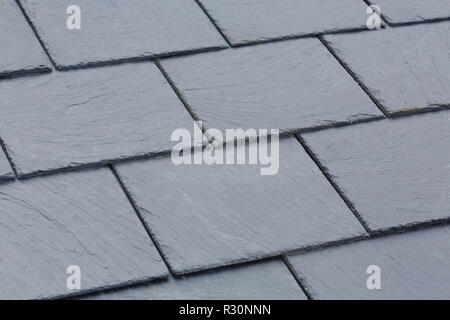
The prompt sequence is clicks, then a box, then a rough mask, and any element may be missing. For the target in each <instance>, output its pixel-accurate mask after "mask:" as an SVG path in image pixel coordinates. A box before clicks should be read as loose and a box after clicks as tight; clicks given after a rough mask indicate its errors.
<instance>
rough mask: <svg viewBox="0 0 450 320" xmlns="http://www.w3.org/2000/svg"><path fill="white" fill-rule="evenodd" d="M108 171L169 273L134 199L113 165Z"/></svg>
mask: <svg viewBox="0 0 450 320" xmlns="http://www.w3.org/2000/svg"><path fill="white" fill-rule="evenodd" d="M108 169H109V170H110V171H111V173H112V174H113V175H114V178H115V179H116V180H117V182H118V184H119V185H120V187H121V188H122V191H123V192H124V194H125V196H126V197H127V199H128V202H129V203H130V205H131V206H132V207H133V210H134V212H135V213H136V216H137V217H138V218H139V221H140V222H141V224H142V227H143V228H144V229H145V231H146V232H147V235H148V237H149V238H150V240H151V241H152V243H153V245H154V246H155V248H156V250H157V251H158V254H159V255H160V256H161V259H162V260H163V262H164V264H165V265H166V267H167V270H168V271H169V272H171V271H170V267H169V263H168V262H167V258H166V257H165V256H164V254H163V251H162V250H161V248H160V246H159V244H158V242H157V241H156V240H155V236H154V235H153V234H152V231H151V230H150V228H149V227H148V226H147V224H146V223H145V221H144V219H143V218H142V216H141V214H140V213H139V210H138V208H137V205H136V203H135V202H134V199H133V198H132V197H131V195H130V193H129V192H128V190H127V188H126V187H125V185H124V183H123V182H122V180H121V179H120V176H119V174H118V173H117V171H116V169H115V168H114V166H113V165H108Z"/></svg>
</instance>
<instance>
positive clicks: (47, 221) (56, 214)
mask: <svg viewBox="0 0 450 320" xmlns="http://www.w3.org/2000/svg"><path fill="white" fill-rule="evenodd" d="M0 195H1V197H0V230H1V232H0V254H1V258H2V260H1V268H0V279H2V280H1V285H0V299H35V298H48V297H54V296H59V295H63V294H73V293H78V291H70V290H69V289H67V287H66V280H67V277H68V274H66V270H67V267H68V266H69V265H78V266H79V267H80V268H81V291H79V292H86V291H90V290H93V289H95V288H107V287H110V286H114V285H118V284H131V283H133V282H139V281H144V280H150V279H153V278H158V277H162V276H165V275H166V274H167V271H166V268H165V266H164V264H163V262H162V260H161V258H160V256H159V255H158V252H157V250H156V248H155V247H154V246H153V244H152V242H151V240H150V238H149V237H148V235H147V233H146V232H145V229H144V227H143V225H142V223H141V222H140V221H139V219H138V217H137V216H136V213H135V212H134V211H133V207H132V206H131V204H130V203H129V201H128V199H127V197H126V196H125V194H124V193H123V191H122V189H121V187H120V185H119V183H118V182H117V180H116V179H115V177H114V175H113V174H112V173H111V171H110V170H107V169H105V168H102V169H96V170H89V171H79V172H72V173H64V174H59V175H52V176H47V177H39V178H34V179H28V180H25V181H16V182H11V183H5V184H2V185H0Z"/></svg>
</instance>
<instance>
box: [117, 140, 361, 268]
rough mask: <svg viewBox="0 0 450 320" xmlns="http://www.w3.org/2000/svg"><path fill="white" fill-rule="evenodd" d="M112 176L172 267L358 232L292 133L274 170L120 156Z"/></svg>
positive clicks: (213, 263)
mask: <svg viewBox="0 0 450 320" xmlns="http://www.w3.org/2000/svg"><path fill="white" fill-rule="evenodd" d="M116 168H117V170H118V173H119V176H120V177H121V179H122V181H123V183H124V184H125V186H126V188H127V190H128V191H129V192H130V194H131V196H132V198H133V199H134V201H135V202H136V203H137V207H138V208H139V211H140V212H141V214H142V216H143V219H144V220H145V222H146V224H147V225H148V226H149V228H150V230H151V231H152V233H153V234H154V237H155V239H156V241H157V242H158V243H159V245H160V246H161V249H162V251H163V254H164V255H165V256H166V258H167V260H168V262H169V264H170V266H171V270H172V271H173V272H175V274H183V273H187V272H190V271H195V270H202V269H208V268H213V267H217V266H222V265H227V264H232V263H237V262H241V261H248V260H256V259H259V258H262V257H267V256H274V255H278V254H280V253H282V252H285V251H288V250H292V249H297V248H302V247H308V246H313V245H318V244H322V243H326V242H330V241H338V240H341V239H344V238H351V237H356V236H361V235H363V234H365V232H364V229H363V228H362V227H361V225H360V224H359V222H358V220H357V219H356V218H355V217H354V216H353V215H352V213H351V211H350V210H349V209H348V207H347V206H346V205H345V203H344V202H343V200H342V199H341V198H340V197H339V195H338V194H337V193H336V192H335V190H334V189H333V187H332V186H331V185H330V184H329V182H328V181H327V180H326V179H325V177H324V176H323V175H322V173H321V172H320V171H319V169H318V168H317V167H316V165H315V164H314V162H313V161H312V160H311V159H310V158H309V157H308V155H307V154H306V152H305V151H304V150H303V149H302V146H301V145H300V144H299V142H298V141H296V139H295V138H292V137H291V138H286V139H283V140H281V141H280V164H279V172H278V173H277V174H275V175H271V176H261V175H260V171H259V170H258V166H257V165H206V164H203V165H179V166H176V165H174V164H173V163H172V161H171V159H170V158H159V159H152V160H151V161H138V162H133V163H123V164H119V165H117V166H116Z"/></svg>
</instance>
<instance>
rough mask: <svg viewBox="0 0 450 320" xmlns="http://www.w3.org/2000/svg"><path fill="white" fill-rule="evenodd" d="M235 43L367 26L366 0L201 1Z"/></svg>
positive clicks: (228, 37) (229, 38)
mask: <svg viewBox="0 0 450 320" xmlns="http://www.w3.org/2000/svg"><path fill="white" fill-rule="evenodd" d="M200 3H202V4H203V5H204V7H205V9H206V10H207V11H208V13H209V14H210V15H211V17H212V18H213V19H214V21H216V23H217V25H218V26H219V27H220V29H221V30H222V32H223V33H224V34H225V36H226V37H227V39H228V40H229V41H230V42H231V43H232V44H233V45H240V44H245V43H248V42H256V41H264V40H271V39H280V38H290V37H295V36H302V35H311V34H318V33H323V32H335V31H341V30H349V29H362V28H367V27H366V16H367V15H366V8H367V5H366V4H365V3H364V2H363V1H362V0H339V1H336V0H306V1H305V0H301V1H299V0H277V1H273V0H258V1H255V0H226V1H224V0H200Z"/></svg>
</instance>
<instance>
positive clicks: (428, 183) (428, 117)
mask: <svg viewBox="0 0 450 320" xmlns="http://www.w3.org/2000/svg"><path fill="white" fill-rule="evenodd" d="M302 137H303V138H304V140H305V142H306V144H307V145H308V146H309V148H310V149H311V150H312V152H313V153H314V154H315V156H316V157H317V158H318V159H319V161H320V163H321V164H322V165H323V166H324V167H326V168H327V170H328V172H329V174H330V175H331V176H332V177H333V179H334V181H335V183H336V184H337V185H338V187H339V188H340V189H341V190H342V192H343V193H344V195H345V196H346V197H347V198H348V199H349V200H350V201H351V203H352V204H353V205H354V207H355V208H356V210H357V211H358V212H359V214H360V215H361V216H362V218H363V220H364V221H366V223H367V224H368V226H369V228H371V229H374V230H375V229H388V228H391V227H399V226H405V225H412V224H417V223H422V222H429V221H433V220H441V219H448V218H450V118H449V117H448V112H446V111H440V112H432V113H427V114H420V115H415V116H409V117H404V118H399V119H394V120H381V121H376V122H372V123H365V124H360V125H359V124H358V125H355V126H351V127H346V128H339V129H338V128H336V129H330V130H324V131H320V132H314V133H306V134H304V135H302Z"/></svg>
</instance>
